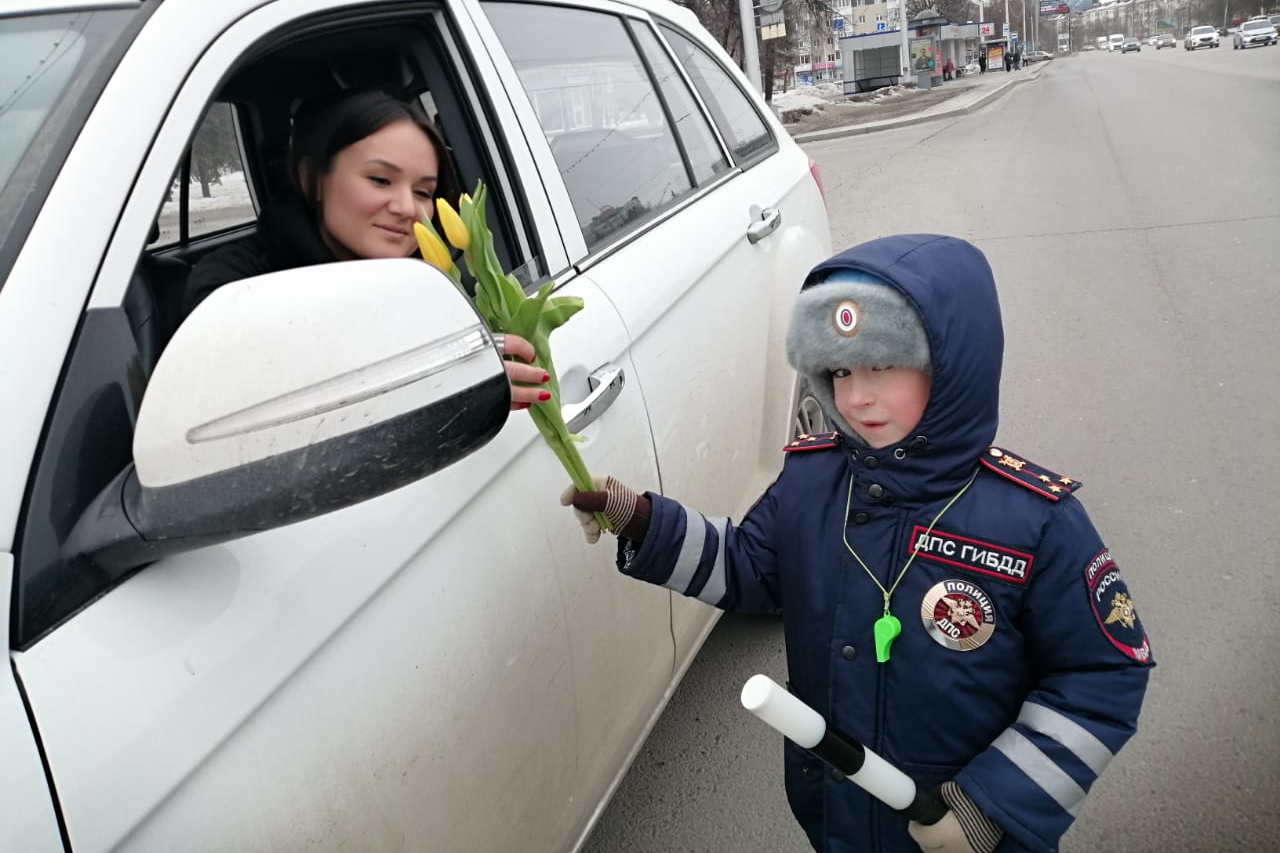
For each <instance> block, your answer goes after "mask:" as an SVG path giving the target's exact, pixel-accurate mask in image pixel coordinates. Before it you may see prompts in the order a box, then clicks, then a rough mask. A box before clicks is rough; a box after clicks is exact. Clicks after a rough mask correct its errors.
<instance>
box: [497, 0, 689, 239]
mask: <svg viewBox="0 0 1280 853" xmlns="http://www.w3.org/2000/svg"><path fill="white" fill-rule="evenodd" d="M485 11H486V12H487V14H488V15H489V19H490V21H491V22H492V23H493V27H494V29H495V30H496V31H497V33H498V38H499V39H501V41H502V44H503V47H505V48H506V51H507V54H508V55H509V56H510V57H511V62H512V64H513V65H514V66H515V69H516V73H517V74H518V75H519V76H520V83H521V85H522V86H523V87H524V90H525V92H526V93H528V95H529V100H530V102H531V103H532V104H533V108H534V112H535V113H537V116H538V122H539V123H540V124H541V126H542V131H543V133H544V135H545V136H546V138H547V142H548V143H549V145H550V146H551V153H552V155H553V156H554V157H555V161H556V166H557V167H558V168H559V170H560V175H561V176H562V177H563V178H564V182H565V188H566V189H567V190H568V192H569V198H570V200H571V201H572V203H573V210H574V214H575V215H576V216H577V219H578V223H579V225H581V227H582V233H583V237H584V238H585V239H586V243H587V248H588V249H595V248H597V247H600V246H602V245H604V244H605V243H608V242H612V241H614V240H615V239H617V238H619V237H621V236H622V235H623V234H624V233H626V232H628V231H630V230H633V229H634V228H635V227H636V225H637V224H639V223H641V222H644V221H647V220H649V219H652V218H653V217H654V216H656V215H657V214H658V213H660V212H661V211H662V210H664V209H667V208H669V207H671V206H673V205H674V204H675V203H676V202H677V201H678V200H679V199H681V198H682V197H683V196H685V195H687V194H689V193H690V192H691V191H692V189H693V180H692V178H691V177H690V173H689V168H688V167H687V166H686V164H685V159H684V154H683V152H682V150H681V148H680V145H679V144H678V143H677V141H676V134H675V130H674V128H673V127H672V123H671V119H670V117H669V111H668V109H667V107H666V105H665V103H664V102H663V101H662V99H661V98H660V97H659V95H658V91H657V89H656V87H655V86H654V83H653V80H652V79H651V78H650V76H649V72H648V69H647V68H646V66H645V63H644V62H643V61H642V60H641V57H640V54H639V52H638V51H637V49H636V45H635V42H633V41H632V37H631V33H630V31H629V29H628V27H627V25H626V24H624V22H623V20H622V18H619V17H617V16H615V15H611V14H607V13H603V12H594V11H589V10H585V9H570V8H562V7H555V6H542V5H535V4H524V3H521V4H516V3H491V4H486V6H485ZM530 33H539V34H540V35H539V37H537V38H531V37H530ZM704 159H705V158H704ZM702 165H703V166H704V169H703V171H705V165H706V164H705V163H703V164H702Z"/></svg>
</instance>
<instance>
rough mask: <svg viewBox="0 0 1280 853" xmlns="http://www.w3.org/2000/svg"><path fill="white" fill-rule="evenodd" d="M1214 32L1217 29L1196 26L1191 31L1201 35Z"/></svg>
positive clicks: (1194, 34) (1192, 33)
mask: <svg viewBox="0 0 1280 853" xmlns="http://www.w3.org/2000/svg"><path fill="white" fill-rule="evenodd" d="M1215 32H1217V30H1215V29H1214V28H1213V27H1196V28H1195V29H1193V30H1192V31H1191V35H1193V36H1203V35H1207V34H1209V33H1215Z"/></svg>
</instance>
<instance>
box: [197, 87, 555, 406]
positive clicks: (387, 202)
mask: <svg viewBox="0 0 1280 853" xmlns="http://www.w3.org/2000/svg"><path fill="white" fill-rule="evenodd" d="M288 169H289V179H290V181H291V182H292V184H293V190H294V191H293V193H292V194H291V195H290V196H289V197H287V198H286V199H284V200H282V201H281V202H280V203H278V204H275V205H272V206H271V207H269V208H267V209H266V210H265V211H263V214H262V217H261V218H260V219H259V220H258V230H257V232H256V233H255V234H253V235H252V236H250V237H246V238H245V239H243V240H237V241H236V242H234V243H231V244H229V245H227V246H224V247H222V248H221V249H218V250H217V251H215V252H212V253H210V254H209V255H207V256H206V257H204V258H202V259H201V260H200V262H199V263H197V264H196V265H195V267H194V269H192V271H191V275H190V277H189V278H188V280H187V289H186V297H185V300H184V303H185V304H184V306H183V308H184V312H183V313H184V316H185V315H186V314H188V313H190V312H191V311H192V310H193V309H194V308H195V307H196V306H197V305H198V304H200V302H201V301H202V300H203V299H204V298H205V297H207V296H208V295H209V294H210V293H212V292H213V291H214V290H216V289H217V288H219V287H221V286H222V285H224V284H227V283H228V282H232V281H238V280H240V279H243V278H250V277H252V276H256V275H263V274H265V273H271V272H278V271H280V270H286V269H293V268H295V267H303V266H310V265H312V264H323V263H331V262H333V261H345V260H356V259H369V258H404V257H410V256H414V255H416V254H417V252H418V244H417V240H416V239H415V237H414V235H413V223H414V221H415V220H416V219H417V218H418V216H419V214H420V212H421V213H425V215H427V216H430V217H431V218H432V219H433V220H435V216H436V213H435V199H436V197H437V196H440V197H443V198H447V199H450V200H452V201H454V202H455V203H456V200H457V198H458V194H459V189H458V185H457V180H456V178H455V177H454V174H453V168H452V165H451V162H450V160H449V156H448V152H447V150H446V148H445V144H444V140H443V139H442V138H441V137H440V134H439V132H437V131H436V129H435V127H434V126H433V125H432V124H431V122H430V121H429V120H428V118H427V117H426V115H425V114H424V113H423V111H422V109H421V108H420V107H418V106H417V105H415V104H408V103H404V102H402V101H398V100H396V99H394V98H392V97H390V96H388V95H386V94H383V93H381V92H357V93H354V94H351V93H346V94H342V95H338V96H336V97H330V98H328V99H325V100H323V101H316V102H308V103H304V104H303V105H302V106H300V107H299V108H298V110H297V112H296V113H295V115H294V118H293V136H292V138H291V140H290V144H289V156H288ZM436 229H437V231H440V230H442V229H441V228H440V225H439V222H438V221H436ZM502 349H503V354H504V355H511V356H514V357H516V358H519V359H523V360H524V361H525V362H529V361H532V360H533V358H534V351H533V347H532V345H530V344H529V342H528V341H526V340H524V339H523V338H520V337H517V336H515V335H506V336H505V337H504V338H503V344H502ZM505 364H506V369H507V376H508V378H509V379H510V380H511V382H512V387H511V405H512V408H513V409H523V408H527V407H528V406H529V405H530V404H532V403H538V402H543V401H545V400H547V399H550V394H549V393H548V392H547V391H545V390H543V389H541V388H539V387H537V386H538V385H540V384H541V383H543V382H545V381H547V377H546V374H545V373H544V372H543V370H542V369H541V368H539V367H534V366H532V365H530V364H522V363H521V362H519V361H510V360H508V361H506V362H505ZM517 383H529V384H517Z"/></svg>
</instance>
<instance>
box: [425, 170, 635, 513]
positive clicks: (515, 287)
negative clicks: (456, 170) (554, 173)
mask: <svg viewBox="0 0 1280 853" xmlns="http://www.w3.org/2000/svg"><path fill="white" fill-rule="evenodd" d="M487 199H488V189H487V188H486V187H485V185H484V181H478V182H477V183H476V188H475V192H474V193H472V194H471V195H467V194H466V193H463V194H462V197H461V198H460V199H459V200H458V209H457V210H454V209H453V207H452V206H451V205H450V204H449V202H447V201H445V200H444V199H436V213H437V214H438V215H439V217H440V225H441V226H442V227H443V229H444V234H445V237H446V238H448V241H449V244H450V245H452V246H453V247H454V248H455V249H458V250H460V251H461V252H462V258H463V261H464V262H465V263H466V265H467V270H468V271H469V272H470V273H471V276H472V278H474V279H475V283H476V293H475V297H474V298H472V304H473V305H475V308H476V312H477V313H478V314H479V315H480V317H481V318H482V319H483V320H484V322H485V325H487V326H488V327H489V331H490V332H492V333H495V334H497V333H501V334H510V335H519V336H520V337H522V338H524V339H525V340H527V341H529V343H531V344H533V349H534V352H535V353H536V358H535V359H534V364H536V365H537V366H538V367H541V368H542V369H543V370H544V371H545V372H546V373H547V375H548V376H549V377H550V379H549V380H548V381H547V390H548V391H549V392H550V393H551V399H550V400H548V401H547V402H545V403H535V404H534V405H532V406H530V407H529V409H528V412H529V417H531V418H533V423H534V425H535V426H536V427H537V428H538V432H540V433H542V438H543V439H544V440H545V441H546V443H547V446H548V447H550V448H551V450H552V451H553V452H554V453H555V454H556V457H557V458H558V459H559V460H560V464H562V465H563V466H564V469H565V471H567V472H568V474H569V479H570V480H571V481H572V482H573V485H574V486H575V487H576V488H577V489H578V490H579V491H583V492H589V491H592V490H594V489H595V488H596V486H595V482H594V481H593V480H592V479H591V474H590V472H589V471H588V470H587V466H586V463H585V462H583V461H582V456H581V455H580V454H579V453H578V448H577V447H576V442H577V441H578V439H577V437H576V436H574V435H572V434H571V433H570V432H569V428H568V427H567V426H565V422H564V417H563V416H561V414H560V380H559V378H558V377H557V376H556V369H555V365H554V364H553V363H552V361H551V342H550V337H551V332H552V331H554V330H555V329H558V328H559V327H560V326H563V325H564V324H565V323H566V322H568V320H569V318H570V317H572V316H573V315H574V314H576V313H578V312H579V311H581V310H582V300H581V299H580V298H578V297H576V296H554V297H553V296H552V295H551V291H552V290H553V289H555V282H553V281H549V282H547V283H546V284H544V285H542V287H540V288H538V291H537V292H536V293H535V294H533V295H532V296H526V295H525V292H524V288H522V287H521V286H520V282H518V281H516V279H515V278H514V277H513V276H511V275H510V274H508V273H505V272H503V270H502V266H501V264H499V263H498V256H497V254H496V253H495V252H494V250H493V233H492V232H491V231H490V230H489V226H488V223H487V222H486V221H485V202H486V200H487ZM420 213H421V217H420V221H418V222H415V223H413V233H414V236H415V237H417V238H418V249H419V250H420V251H421V252H422V257H423V259H424V260H426V261H427V263H429V264H431V265H432V266H434V267H436V268H437V269H439V270H441V271H442V272H444V273H445V274H446V275H447V276H449V278H450V279H452V280H453V283H454V284H455V285H457V286H458V288H459V289H460V290H461V289H463V288H462V274H461V272H460V271H459V270H458V268H457V266H455V265H454V263H453V257H452V254H451V253H450V252H449V249H448V248H447V247H446V245H445V243H444V240H442V239H441V238H440V235H439V234H438V233H436V229H435V226H433V225H432V224H431V219H430V218H429V217H428V216H426V212H425V211H420ZM464 292H465V291H464ZM596 520H597V521H598V522H599V523H600V526H601V529H602V530H608V529H610V528H609V522H608V520H607V519H605V518H604V516H603V515H602V514H600V513H597V514H596Z"/></svg>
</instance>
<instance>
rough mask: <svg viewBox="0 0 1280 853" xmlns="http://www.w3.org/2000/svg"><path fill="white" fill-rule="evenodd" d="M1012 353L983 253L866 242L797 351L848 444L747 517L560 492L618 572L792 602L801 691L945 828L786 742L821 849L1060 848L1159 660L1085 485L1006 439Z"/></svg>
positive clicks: (792, 640) (793, 464)
mask: <svg viewBox="0 0 1280 853" xmlns="http://www.w3.org/2000/svg"><path fill="white" fill-rule="evenodd" d="M1003 349H1004V339H1003V333H1002V330H1001V325H1000V308H999V303H998V300H997V297H996V288H995V281H994V279H993V278H992V274H991V269H990V267H989V266H988V265H987V261H986V259H985V257H984V256H983V255H982V253H981V252H980V251H978V249H977V248H976V247H974V246H973V245H971V244H969V243H966V242H964V241H962V240H957V239H954V238H950V237H939V236H934V235H905V236H895V237H888V238H884V239H879V240H873V241H871V242H869V243H865V244H863V245H861V246H857V247H855V248H853V249H850V250H848V251H847V252H844V253H842V254H840V255H837V256H836V257H834V258H831V259H830V260H828V261H825V262H824V263H822V264H820V265H818V267H816V268H815V269H814V270H813V271H812V272H811V273H810V274H809V276H808V277H807V278H806V280H805V282H804V285H803V287H802V289H801V292H800V294H799V296H798V297H797V300H796V304H795V308H794V311H793V313H792V319H791V325H790V329H789V331H788V336H787V355H788V359H789V360H790V362H791V364H792V365H793V366H794V367H795V368H796V370H797V371H798V372H799V373H800V374H801V375H803V376H805V377H806V378H807V379H808V381H809V384H810V386H811V387H812V389H813V392H814V394H815V396H816V397H817V398H818V400H819V401H820V403H821V404H822V408H823V411H824V413H825V414H826V416H827V418H828V420H829V422H830V423H831V424H832V425H834V426H835V427H836V428H837V430H838V431H837V432H835V433H833V434H829V435H823V436H814V437H802V438H801V439H800V440H798V441H795V442H792V443H791V445H790V446H789V447H787V448H785V450H786V461H785V463H784V465H783V469H782V473H781V475H780V476H779V477H778V479H777V480H776V481H775V482H774V483H773V485H772V486H770V487H769V489H768V490H767V491H766V492H765V493H764V495H763V496H762V497H761V498H760V500H759V501H758V502H757V503H756V505H755V506H754V507H753V508H752V509H751V510H750V511H749V512H748V513H747V516H746V518H744V519H743V521H742V523H741V524H739V525H737V526H734V525H732V524H730V523H729V522H728V520H727V519H712V518H705V517H703V516H702V515H700V514H699V513H698V512H697V511H696V510H694V509H693V508H691V507H685V506H682V505H681V504H679V503H677V502H675V501H673V500H671V499H670V498H666V497H663V496H661V495H655V494H653V493H649V492H646V493H645V494H643V495H637V494H636V493H635V492H633V491H631V490H630V489H628V488H627V487H625V486H623V485H622V484H620V483H617V482H616V481H614V480H612V479H609V480H607V481H601V487H602V488H601V491H597V492H583V493H578V492H575V491H574V490H573V489H570V490H569V491H568V492H566V495H565V496H564V498H563V501H564V502H566V503H569V502H571V503H572V504H573V506H574V508H575V510H576V511H577V512H578V515H579V519H580V520H582V522H583V524H584V527H585V528H586V530H587V534H588V539H591V540H592V541H595V538H598V536H599V529H598V527H596V526H595V524H594V521H593V520H592V517H591V516H590V515H589V514H588V513H589V512H594V511H600V512H603V513H604V514H605V515H606V516H607V517H608V518H609V519H610V521H611V522H612V523H613V528H614V530H616V531H618V533H619V549H618V565H619V568H620V569H621V570H622V571H623V572H624V573H626V574H627V575H630V576H631V577H635V578H638V579H641V580H646V581H649V582H651V583H655V584H660V585H664V586H666V587H668V588H671V589H674V590H676V591H678V592H680V593H682V594H685V595H690V596H695V597H697V598H699V599H700V600H702V601H705V602H707V603H708V604H712V605H715V606H717V607H720V608H723V609H726V610H734V611H739V612H768V611H776V610H778V609H781V610H782V612H783V620H784V630H785V634H786V645H787V668H788V674H789V687H790V689H791V690H792V691H793V692H794V693H795V694H796V695H797V696H798V697H799V698H801V699H802V700H804V701H805V702H806V703H808V704H809V705H810V706H812V707H813V708H815V709H816V710H818V711H819V712H820V713H821V714H823V716H825V717H826V719H827V721H828V722H829V723H830V724H831V725H832V726H833V727H834V728H835V729H836V730H838V731H841V732H844V733H846V734H847V735H849V736H850V737H852V738H854V739H855V740H858V741H860V742H862V743H865V744H867V745H868V746H869V747H870V748H872V749H874V750H875V751H876V752H878V753H879V754H880V755H882V756H884V757H885V758H886V759H887V760H889V761H890V762H891V763H893V764H895V765H896V766H897V767H899V768H900V769H902V770H903V771H904V772H906V773H907V775H909V776H911V777H912V778H913V779H915V780H916V783H917V784H918V785H924V786H940V791H939V793H940V794H941V795H942V797H943V799H944V800H945V801H946V802H947V804H948V806H949V807H950V809H951V811H950V812H948V813H947V815H946V816H945V817H944V818H943V819H942V820H941V821H939V822H938V823H937V824H934V825H932V826H921V825H920V824H916V823H912V824H910V825H909V826H908V824H907V822H906V820H905V819H904V818H902V817H901V816H899V815H898V814H897V813H895V812H894V811H892V810H891V809H889V808H888V807H887V806H885V805H883V804H880V803H878V802H876V801H873V800H872V799H871V797H870V796H869V795H868V794H866V793H865V792H864V791H862V789H861V788H858V787H857V786H856V785H854V784H852V783H850V782H848V781H845V780H842V779H836V778H833V777H832V775H831V774H828V773H825V772H823V768H822V767H821V766H820V765H819V763H818V762H817V761H816V760H815V759H813V758H811V757H810V756H809V755H808V754H807V753H805V752H803V751H802V750H800V749H799V748H798V747H796V746H795V745H794V744H791V743H789V742H788V743H787V744H786V755H785V758H786V789H787V797H788V800H789V801H790V804H791V808H792V811H793V813H794V814H795V816H796V818H797V819H798V820H799V822H800V824H801V825H802V826H803V827H804V830H805V832H806V834H807V835H808V837H809V841H810V843H811V844H812V845H813V847H814V849H815V850H819V851H831V852H832V853H872V851H876V853H880V851H884V853H914V851H916V850H917V849H923V850H926V851H931V853H932V851H942V853H993V851H997V853H1012V851H1028V850H1032V851H1039V853H1049V852H1050V851H1055V850H1057V849H1058V843H1059V839H1060V838H1061V836H1062V834H1063V833H1064V832H1065V831H1066V830H1067V828H1068V827H1069V826H1070V825H1071V822H1072V820H1073V819H1074V817H1075V815H1076V814H1077V813H1078V812H1079V809H1080V808H1081V805H1082V803H1083V800H1084V797H1085V793H1086V792H1087V791H1088V789H1089V787H1090V786H1091V785H1092V784H1093V782H1094V780H1095V779H1096V778H1097V776H1098V775H1099V774H1100V773H1101V772H1102V770H1103V768H1104V767H1105V766H1106V764H1107V763H1108V761H1110V759H1111V758H1112V756H1113V755H1114V754H1115V753H1116V752H1118V751H1119V749H1120V747H1121V746H1123V745H1124V743H1125V742H1126V741H1127V740H1128V739H1129V737H1130V736H1131V735H1132V734H1133V733H1134V731H1135V729H1136V724H1137V718H1138V712H1139V709H1140V707H1141V704H1142V699H1143V694H1144V692H1145V690H1146V683H1147V674H1148V668H1149V667H1150V666H1151V664H1152V659H1151V653H1150V646H1149V645H1148V643H1147V639H1146V635H1145V634H1144V632H1143V629H1142V625H1141V623H1140V622H1139V621H1138V618H1137V614H1136V613H1135V612H1134V609H1133V603H1132V601H1131V600H1130V599H1129V596H1128V591H1127V589H1126V587H1125V584H1124V581H1123V580H1122V579H1121V577H1120V573H1119V570H1118V569H1117V568H1116V565H1115V563H1114V562H1113V561H1112V560H1111V557H1110V554H1109V552H1108V551H1107V549H1106V547H1105V546H1104V545H1103V544H1102V540H1101V539H1100V538H1099V536H1098V533H1097V532H1096V531H1095V530H1094V528H1093V525H1092V524H1091V523H1090V521H1089V518H1088V516H1087V515H1086V514H1085V511H1084V509H1083V508H1082V507H1081V505H1080V503H1079V502H1078V501H1077V500H1076V499H1075V497H1074V496H1073V492H1075V490H1076V489H1078V488H1079V487H1080V484H1079V483H1078V482H1076V481H1075V480H1073V479H1071V478H1070V477H1064V476H1060V475H1058V474H1055V473H1053V472H1050V471H1048V470H1046V469H1043V468H1040V467H1038V466H1036V465H1034V464H1032V463H1031V462H1028V461H1026V460H1025V459H1023V458H1022V457H1020V456H1017V455H1015V454H1012V453H1009V452H1007V451H1004V450H1001V449H999V448H995V447H992V446H991V442H992V441H993V440H994V438H995V435H996V425H997V419H998V394H999V386H1000V369H1001V361H1002V357H1003ZM917 845H918V847H917Z"/></svg>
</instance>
